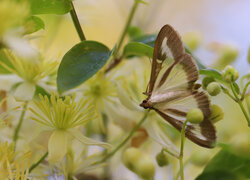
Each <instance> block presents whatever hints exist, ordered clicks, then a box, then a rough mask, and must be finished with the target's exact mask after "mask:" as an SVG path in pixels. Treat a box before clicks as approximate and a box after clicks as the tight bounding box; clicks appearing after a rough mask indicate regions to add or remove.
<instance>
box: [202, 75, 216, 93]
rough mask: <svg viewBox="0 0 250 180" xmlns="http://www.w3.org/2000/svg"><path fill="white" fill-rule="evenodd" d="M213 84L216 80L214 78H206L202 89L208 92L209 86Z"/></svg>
mask: <svg viewBox="0 0 250 180" xmlns="http://www.w3.org/2000/svg"><path fill="white" fill-rule="evenodd" d="M211 82H214V78H212V77H205V78H204V79H203V80H202V88H203V89H205V90H206V89H207V86H208V84H209V83H211Z"/></svg>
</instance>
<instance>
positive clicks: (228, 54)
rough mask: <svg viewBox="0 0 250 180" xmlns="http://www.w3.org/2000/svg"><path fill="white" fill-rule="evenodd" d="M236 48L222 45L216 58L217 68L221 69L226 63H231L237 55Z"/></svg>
mask: <svg viewBox="0 0 250 180" xmlns="http://www.w3.org/2000/svg"><path fill="white" fill-rule="evenodd" d="M238 54H239V52H238V50H237V49H236V48H234V47H232V46H224V47H222V49H221V55H220V56H219V58H218V59H217V63H216V64H217V66H216V68H217V69H220V70H221V69H223V67H225V66H226V65H228V64H231V63H233V62H234V61H235V60H236V58H237V57H238Z"/></svg>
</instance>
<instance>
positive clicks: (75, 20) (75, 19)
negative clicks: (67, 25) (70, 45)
mask: <svg viewBox="0 0 250 180" xmlns="http://www.w3.org/2000/svg"><path fill="white" fill-rule="evenodd" d="M71 6H72V9H71V10H70V15H71V19H72V21H73V23H74V25H75V28H76V31H77V33H78V36H79V38H80V39H81V41H85V40H86V38H85V36H84V33H83V30H82V28H81V25H80V22H79V19H78V17H77V14H76V10H75V7H74V4H73V2H71Z"/></svg>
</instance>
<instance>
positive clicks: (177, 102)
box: [154, 91, 216, 148]
mask: <svg viewBox="0 0 250 180" xmlns="http://www.w3.org/2000/svg"><path fill="white" fill-rule="evenodd" d="M192 108H199V109H201V110H202V112H203V115H204V120H203V122H202V123H200V124H191V123H189V122H188V123H187V126H186V129H185V135H186V137H187V138H188V139H190V140H191V141H193V142H194V143H196V144H198V145H200V146H203V147H207V148H212V147H214V144H215V141H216V131H215V128H214V126H213V124H212V123H211V121H210V120H209V117H210V115H211V110H210V101H209V98H208V96H207V95H206V94H205V93H204V92H198V91H193V92H192V91H190V92H188V93H186V95H185V97H184V96H182V97H180V98H176V99H174V100H172V101H171V102H170V103H159V104H156V105H155V106H154V109H155V111H156V112H157V113H158V114H159V115H160V116H161V117H163V118H164V119H165V120H166V121H167V122H169V123H170V124H171V125H172V126H174V127H175V128H176V129H178V130H179V131H181V129H182V125H183V123H184V121H185V120H186V115H187V113H188V111H189V110H190V109H192Z"/></svg>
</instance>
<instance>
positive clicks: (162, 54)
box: [147, 25, 185, 94]
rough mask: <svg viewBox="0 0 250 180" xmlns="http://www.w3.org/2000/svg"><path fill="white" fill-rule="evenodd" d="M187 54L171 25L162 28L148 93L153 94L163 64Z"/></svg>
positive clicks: (155, 49)
mask: <svg viewBox="0 0 250 180" xmlns="http://www.w3.org/2000/svg"><path fill="white" fill-rule="evenodd" d="M184 54H185V49H184V46H183V43H182V41H181V37H180V35H179V34H178V33H177V32H176V31H175V30H174V28H172V26H170V25H165V26H163V27H162V28H161V30H160V32H159V34H158V36H157V38H156V41H155V47H154V54H153V61H152V68H151V76H150V81H149V87H148V90H147V93H149V94H150V93H151V92H152V90H153V88H154V84H155V80H156V78H157V76H158V73H159V72H160V70H161V66H162V62H163V61H164V60H166V59H167V58H172V59H174V60H175V59H178V57H181V56H182V55H184Z"/></svg>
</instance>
